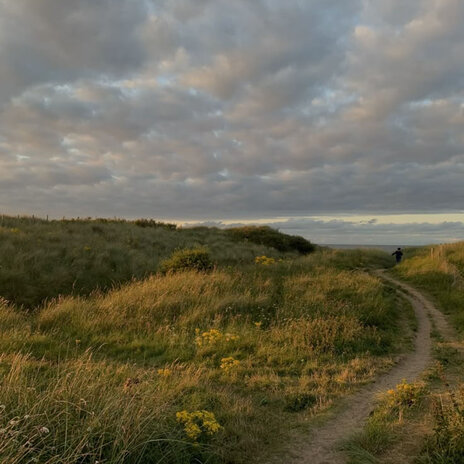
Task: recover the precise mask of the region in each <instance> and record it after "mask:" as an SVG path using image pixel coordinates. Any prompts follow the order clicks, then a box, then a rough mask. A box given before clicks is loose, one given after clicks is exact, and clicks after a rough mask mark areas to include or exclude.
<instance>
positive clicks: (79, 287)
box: [0, 216, 314, 308]
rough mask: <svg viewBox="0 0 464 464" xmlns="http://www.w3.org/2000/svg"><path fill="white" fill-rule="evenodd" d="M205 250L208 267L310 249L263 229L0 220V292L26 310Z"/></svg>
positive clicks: (300, 241) (299, 239) (296, 239)
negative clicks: (184, 252) (177, 253)
mask: <svg viewBox="0 0 464 464" xmlns="http://www.w3.org/2000/svg"><path fill="white" fill-rule="evenodd" d="M195 247H207V249H208V252H209V254H210V256H211V260H212V263H213V265H214V266H220V267H225V266H230V265H237V264H246V263H252V262H253V261H254V259H255V257H257V256H262V255H265V256H268V257H272V258H274V259H281V258H290V257H295V256H298V255H301V254H307V253H310V252H312V251H314V246H313V245H312V244H311V243H310V242H309V241H308V240H305V239H304V238H302V237H294V236H289V235H286V234H283V233H281V232H278V231H276V230H274V229H271V228H269V227H244V228H235V229H232V230H220V229H215V228H206V227H198V228H186V229H183V228H177V227H176V226H175V225H173V224H164V223H160V222H156V221H152V220H137V221H124V220H106V219H94V220H59V221H45V220H40V219H36V218H30V217H23V218H16V217H8V216H1V217H0V295H2V296H3V297H4V298H6V299H7V300H9V301H11V302H13V303H15V304H17V305H23V306H26V307H28V308H31V307H34V306H37V305H39V304H40V303H42V302H43V301H44V300H46V299H49V298H53V297H56V296H58V295H65V294H69V293H73V294H75V295H83V294H89V293H90V292H91V291H93V290H95V289H96V288H99V289H107V288H110V287H112V286H114V285H115V284H120V283H123V282H127V281H129V280H130V279H132V278H144V277H147V276H148V275H150V274H153V273H156V272H157V271H158V270H160V263H161V261H162V260H163V259H166V258H167V257H169V256H170V255H171V254H172V252H173V251H174V250H176V249H184V248H195Z"/></svg>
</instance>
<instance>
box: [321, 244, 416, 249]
mask: <svg viewBox="0 0 464 464" xmlns="http://www.w3.org/2000/svg"><path fill="white" fill-rule="evenodd" d="M319 245H320V246H323V247H329V248H335V249H342V250H343V249H350V250H353V249H356V248H369V249H373V250H383V251H389V250H392V251H395V250H396V249H397V248H398V247H401V248H407V247H413V246H418V245H363V244H359V245H350V244H335V243H319Z"/></svg>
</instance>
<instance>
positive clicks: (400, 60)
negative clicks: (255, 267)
mask: <svg viewBox="0 0 464 464" xmlns="http://www.w3.org/2000/svg"><path fill="white" fill-rule="evenodd" d="M463 24H464V2H463V1H462V0H407V1H405V0H233V1H231V0H0V210H1V212H3V213H7V214H18V213H19V214H36V215H46V214H49V215H50V216H67V217H70V216H105V217H108V216H120V217H127V218H134V217H142V216H145V217H147V216H148V217H155V218H160V219H167V220H177V221H181V222H182V221H207V220H208V221H209V220H215V221H217V220H222V221H229V222H234V221H235V222H240V221H242V222H243V221H261V222H262V221H265V222H268V223H271V224H275V225H277V226H278V227H281V228H283V229H285V230H289V231H290V230H297V231H298V233H301V234H303V235H305V236H308V237H311V238H313V239H314V240H315V241H319V242H324V243H331V242H332V243H337V242H338V243H344V242H351V243H355V242H357V243H373V242H379V241H380V243H396V242H398V243H404V244H406V243H425V242H433V241H449V240H457V239H464V214H458V213H460V212H462V211H463V210H464V206H463V198H464V130H463V129H464V64H463V63H464V27H463V26H462V25H463ZM438 213H441V214H438ZM412 214H414V215H412Z"/></svg>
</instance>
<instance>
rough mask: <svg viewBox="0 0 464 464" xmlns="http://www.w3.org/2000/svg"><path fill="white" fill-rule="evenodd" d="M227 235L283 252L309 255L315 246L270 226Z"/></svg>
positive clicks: (233, 229) (234, 230) (238, 230)
mask: <svg viewBox="0 0 464 464" xmlns="http://www.w3.org/2000/svg"><path fill="white" fill-rule="evenodd" d="M226 233H227V234H228V235H229V236H230V237H232V238H233V239H234V240H237V241H240V240H242V241H248V242H252V243H256V244H258V245H265V246H268V247H272V248H275V249H276V250H278V251H281V252H289V251H296V252H298V253H300V254H303V255H307V254H309V253H312V252H313V251H314V250H315V246H314V245H313V244H312V243H311V242H310V241H309V240H306V239H305V238H303V237H299V236H293V235H287V234H283V233H282V232H279V231H278V230H275V229H272V228H271V227H268V226H244V227H233V228H231V229H226Z"/></svg>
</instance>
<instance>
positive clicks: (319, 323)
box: [0, 223, 411, 464]
mask: <svg viewBox="0 0 464 464" xmlns="http://www.w3.org/2000/svg"><path fill="white" fill-rule="evenodd" d="M33 226H34V225H33ZM59 226H60V227H62V228H63V230H64V231H67V230H73V229H72V226H74V225H73V224H71V229H69V227H70V226H69V225H68V224H63V223H60V224H59ZM81 226H82V227H83V225H79V227H81ZM92 226H94V224H86V225H85V227H88V228H89V229H90V230H91V228H92ZM117 226H118V227H123V228H124V230H126V228H127V229H130V230H131V231H132V233H133V234H136V233H137V232H136V231H138V230H139V229H136V227H138V226H135V225H133V224H129V225H128V224H122V225H121V224H118V225H117ZM34 227H35V226H34ZM41 227H42V225H41ZM43 227H49V228H50V229H51V228H52V227H53V226H52V225H47V224H45V225H43ZM114 227H116V225H114V224H109V225H108V228H109V229H108V230H113V228H114ZM146 229H148V228H144V227H141V228H140V231H141V232H140V233H142V231H143V232H145V231H146ZM50 232H51V230H50ZM155 232H156V233H157V234H161V231H160V230H158V228H155V230H154V231H153V233H155ZM162 232H163V233H164V232H165V230H164V229H162ZM167 232H169V233H171V232H172V231H167ZM14 233H15V234H17V235H18V236H19V237H21V236H22V234H24V235H27V234H28V233H29V232H27V231H20V232H14ZM66 233H68V232H66ZM92 233H94V232H92ZM183 233H184V231H182V234H183ZM185 233H186V234H192V235H193V236H194V237H198V235H195V234H199V233H204V234H205V236H206V235H208V234H210V235H209V237H211V236H213V234H212V233H211V232H210V231H185ZM96 234H97V237H99V236H100V234H99V233H96ZM214 234H216V232H214ZM56 235H58V236H59V237H60V238H62V237H63V236H64V234H61V235H59V234H56ZM70 235H73V234H70ZM90 236H93V235H91V233H90V231H89V234H88V236H87V237H90ZM185 236H186V237H187V236H188V235H185ZM36 237H37V238H38V237H39V236H38V235H37V236H36ZM215 237H216V238H217V237H219V235H215ZM221 237H222V235H221ZM96 240H97V239H96ZM217 240H218V243H219V239H218V238H217ZM223 240H225V239H224V238H223ZM113 242H114V241H113ZM113 242H111V245H112V243H113ZM66 243H67V242H66ZM190 243H191V242H190ZM190 243H189V244H190ZM214 243H215V242H214V241H213V240H210V242H209V246H210V247H211V249H213V250H214V249H215V248H214V246H215V245H214ZM228 243H229V244H230V243H235V245H234V246H237V247H239V248H238V249H240V250H242V251H241V252H242V254H241V255H238V254H235V255H234V254H233V253H232V251H231V250H222V252H223V253H224V254H225V256H229V257H230V256H234V258H233V259H234V260H235V262H236V264H230V262H231V261H230V260H229V261H228V260H227V258H224V261H222V262H223V263H224V264H225V263H227V262H228V263H229V264H227V265H220V266H219V267H217V268H216V269H213V270H212V271H208V272H200V273H199V272H189V271H187V272H178V273H168V274H166V275H163V274H160V273H158V274H154V275H152V276H150V277H147V278H145V279H140V280H137V281H132V282H129V283H126V284H124V285H122V286H120V287H118V288H115V289H112V290H110V291H107V292H94V293H93V294H92V295H90V296H87V297H86V296H78V295H75V296H67V297H65V296H63V297H61V298H60V299H58V300H55V301H51V302H50V303H48V304H46V305H45V306H43V307H40V308H36V310H35V311H32V312H31V311H30V312H24V311H22V310H21V309H15V308H14V307H13V306H11V305H10V304H8V303H7V302H2V304H1V306H0V324H1V327H2V331H1V336H0V349H1V351H2V353H3V354H2V355H1V361H0V372H1V376H0V404H1V405H2V415H1V421H2V423H1V429H2V434H3V437H4V439H3V441H2V443H1V446H0V458H1V461H2V462H11V463H13V462H14V463H15V464H22V463H29V462H40V463H47V464H52V463H62V462H66V463H76V464H77V463H87V462H88V463H90V462H92V463H95V462H96V461H98V462H106V463H112V464H113V463H121V464H122V463H134V464H135V463H137V464H148V463H152V462H166V463H190V462H209V463H226V462H229V463H248V462H250V459H251V457H253V459H256V460H258V458H262V457H263V456H265V455H269V453H272V452H273V450H274V449H276V448H278V447H279V446H280V444H282V443H283V442H285V440H288V438H289V437H290V436H291V434H292V433H293V431H295V430H297V429H298V430H304V429H305V428H306V427H307V426H308V425H310V424H312V423H313V421H314V419H317V418H318V417H319V416H320V415H321V414H324V413H325V412H326V411H327V410H329V409H330V408H331V407H332V406H333V405H334V404H337V403H338V401H339V400H340V399H341V398H343V397H344V396H346V395H347V394H348V393H350V392H352V391H354V390H355V389H357V388H359V387H360V386H361V385H363V384H365V383H366V382H369V381H370V380H372V379H373V378H374V377H375V376H376V374H377V373H378V372H380V371H383V370H385V369H386V368H388V367H389V366H391V365H392V364H393V362H394V360H395V359H396V357H397V356H398V355H399V354H400V353H401V352H403V351H405V350H407V349H408V347H409V342H408V334H407V333H406V332H405V329H404V327H405V325H404V324H403V323H401V320H402V318H401V317H399V316H400V314H401V313H403V314H405V315H408V316H407V317H411V314H410V312H409V309H408V306H404V307H402V306H401V305H400V306H398V305H397V304H395V302H394V295H393V293H392V292H391V291H390V290H388V289H387V288H385V287H384V286H383V285H382V284H381V282H380V281H379V279H378V278H376V277H373V276H370V275H368V274H366V273H365V272H363V271H362V270H361V268H365V267H369V266H371V267H381V266H383V265H385V264H386V263H388V262H389V259H388V256H387V255H385V254H383V253H381V252H367V251H343V252H342V251H330V250H327V251H317V252H315V253H312V254H310V255H308V256H306V257H302V256H298V254H296V253H293V254H286V255H282V254H278V252H274V256H275V259H272V257H271V256H269V255H268V256H265V257H263V256H262V255H261V256H260V258H259V259H258V260H256V259H254V256H255V254H256V253H257V252H258V251H260V252H262V250H263V249H262V248H256V247H257V245H250V243H249V241H247V242H228ZM202 244H203V243H202ZM81 245H82V242H80V243H79V247H80V246H81ZM111 245H110V244H109V245H108V246H111ZM89 246H90V245H89ZM94 246H95V245H94ZM230 246H231V247H232V245H230ZM127 248H128V249H129V247H127ZM130 250H132V248H130ZM234 250H237V248H235V249H234ZM219 251H220V250H219V246H218V252H217V253H218V254H216V259H218V260H219V261H221V259H220V258H219V256H220V255H219ZM266 251H270V249H269V248H268V249H267V250H266ZM131 252H132V251H131ZM126 253H129V252H127V251H126ZM276 253H277V254H276ZM129 254H130V253H129ZM237 256H239V258H238V259H237ZM244 256H247V257H248V258H247V260H245V258H244ZM241 260H242V261H243V264H238V263H239V262H240V261H241ZM89 272H92V269H90V270H89ZM23 278H29V275H27V274H24V275H23ZM28 284H29V283H28Z"/></svg>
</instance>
